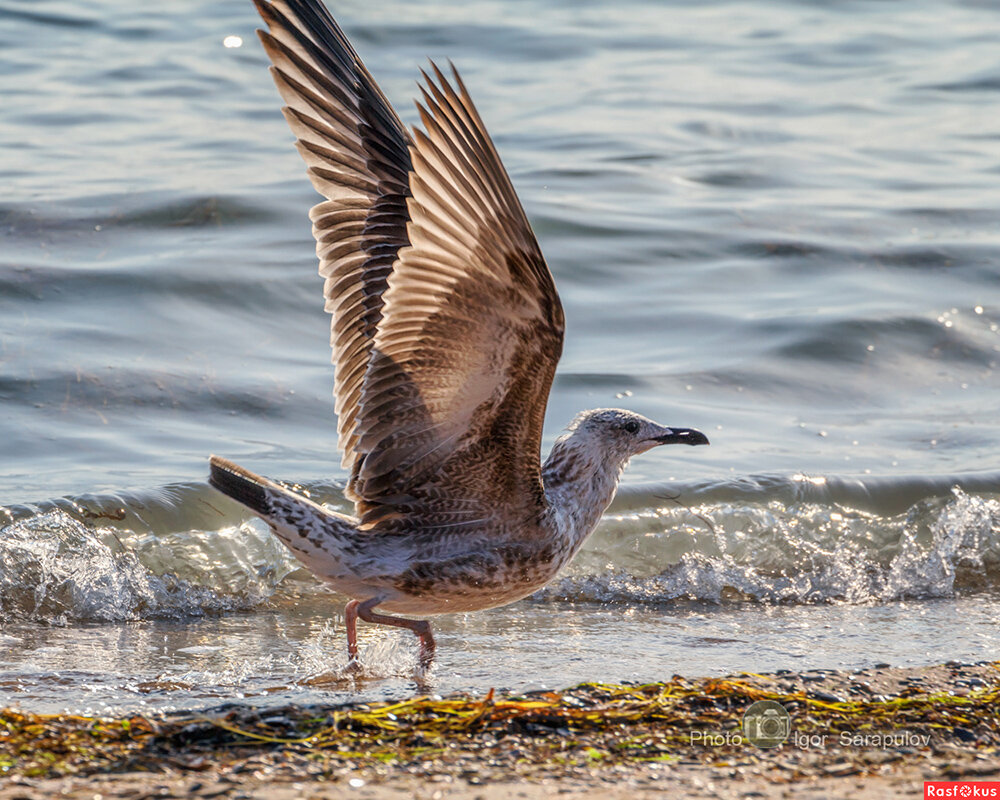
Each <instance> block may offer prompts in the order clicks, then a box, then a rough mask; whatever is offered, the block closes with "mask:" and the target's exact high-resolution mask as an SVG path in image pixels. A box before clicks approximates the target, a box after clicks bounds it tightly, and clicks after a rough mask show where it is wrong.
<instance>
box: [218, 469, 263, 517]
mask: <svg viewBox="0 0 1000 800" xmlns="http://www.w3.org/2000/svg"><path fill="white" fill-rule="evenodd" d="M209 464H210V466H211V474H210V475H209V476H208V482H209V483H210V484H211V485H212V486H214V487H215V488H216V489H218V490H219V491H220V492H222V493H223V494H224V495H227V496H229V497H231V498H233V500H235V501H236V502H237V503H242V504H243V505H245V506H246V507H247V508H249V509H250V510H251V511H254V512H256V513H258V514H260V515H261V516H264V517H267V516H270V514H271V502H270V501H269V500H268V498H267V488H268V486H269V485H270V481H268V480H267V478H262V477H261V476H260V475H254V474H253V473H252V472H250V471H249V470H245V469H243V467H240V466H237V465H236V464H234V463H233V462H232V461H227V460H226V459H224V458H220V457H219V456H212V457H211V459H210V460H209Z"/></svg>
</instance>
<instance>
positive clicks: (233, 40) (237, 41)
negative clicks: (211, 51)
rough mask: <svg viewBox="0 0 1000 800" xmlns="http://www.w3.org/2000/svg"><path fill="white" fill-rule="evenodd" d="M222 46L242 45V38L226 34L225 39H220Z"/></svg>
mask: <svg viewBox="0 0 1000 800" xmlns="http://www.w3.org/2000/svg"><path fill="white" fill-rule="evenodd" d="M222 46H223V47H230V48H231V47H242V46H243V39H242V37H239V36H227V37H226V38H225V39H223V40H222Z"/></svg>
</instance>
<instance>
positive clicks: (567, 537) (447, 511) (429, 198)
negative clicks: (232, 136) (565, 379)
mask: <svg viewBox="0 0 1000 800" xmlns="http://www.w3.org/2000/svg"><path fill="white" fill-rule="evenodd" d="M254 2H255V4H256V6H257V9H258V11H259V12H260V15H261V17H262V18H263V19H264V21H265V22H266V23H267V25H268V31H267V32H261V33H260V37H261V41H262V42H263V44H264V48H265V50H266V52H267V54H268V56H269V57H270V59H271V62H272V64H273V66H272V68H271V71H272V74H273V76H274V79H275V83H276V84H277V86H278V89H279V91H280V92H281V95H282V97H283V98H284V100H285V103H286V108H285V109H284V113H285V117H286V119H287V120H288V123H289V125H290V126H291V128H292V130H293V132H294V133H295V135H296V136H297V138H298V141H297V143H296V144H297V147H298V149H299V152H300V153H301V154H302V157H303V159H304V160H305V162H306V164H307V166H308V174H309V177H310V179H311V180H312V183H313V186H314V187H315V188H316V190H317V191H318V192H319V193H320V194H322V195H323V196H324V197H325V198H326V200H325V201H324V202H321V203H320V204H319V205H317V206H315V207H314V208H313V209H312V212H311V214H310V216H311V218H312V221H313V233H314V235H315V237H316V242H317V245H316V251H317V254H318V256H319V260H320V274H321V275H323V276H324V277H325V278H326V282H325V284H324V294H325V296H326V308H327V310H328V311H329V312H330V313H331V314H332V328H331V346H332V348H333V361H334V364H335V367H336V380H335V386H334V394H335V397H336V411H337V415H338V433H339V436H340V446H341V448H342V450H343V454H344V458H343V464H344V466H345V467H346V468H347V469H348V470H349V473H350V480H349V482H348V486H347V492H346V494H347V496H348V497H349V498H350V499H351V500H353V501H354V503H355V509H356V515H357V516H356V518H350V517H345V516H342V515H339V514H334V513H332V512H329V511H327V510H325V509H323V508H321V507H320V506H317V505H315V504H314V503H311V502H309V501H308V500H306V499H304V498H301V497H299V496H298V495H295V494H294V493H292V492H289V491H287V490H285V489H283V488H282V487H280V486H278V485H277V484H274V483H273V482H271V481H268V480H267V479H265V478H261V477H259V476H256V475H253V474H252V473H249V472H247V471H246V470H243V469H242V468H240V467H237V466H236V465H234V464H231V463H230V462H227V461H225V460H223V459H219V458H216V457H213V459H212V477H211V482H212V484H213V485H214V486H216V487H217V488H219V489H220V490H221V491H223V492H225V493H227V494H229V495H230V496H231V497H234V498H235V499H237V500H239V501H240V502H242V503H243V504H244V505H246V506H248V507H249V508H251V509H252V510H253V511H254V512H255V513H257V514H259V515H260V516H262V517H263V518H264V519H265V520H266V521H267V522H268V523H269V524H270V525H271V527H272V529H273V530H274V531H275V533H276V534H277V535H278V536H279V537H280V538H281V539H282V541H283V542H284V543H285V544H286V545H288V547H289V548H291V549H292V550H293V552H295V553H296V554H297V555H298V556H299V558H300V559H302V561H303V562H304V563H305V564H306V565H307V566H308V567H309V568H310V569H312V570H313V571H314V572H315V573H316V574H317V575H318V576H319V577H321V578H323V579H324V580H327V581H329V582H330V583H331V584H332V585H333V586H334V587H335V588H337V589H338V590H339V591H341V592H344V593H345V594H347V595H349V596H351V597H353V598H355V599H354V600H353V601H352V602H351V603H350V604H349V605H348V609H347V615H346V616H347V622H348V643H349V652H350V653H351V655H352V656H353V655H355V654H356V651H357V646H356V634H355V631H354V621H355V619H356V617H359V616H360V617H361V618H362V619H365V620H369V621H373V622H380V623H384V624H391V625H399V626H402V627H408V628H410V629H411V630H414V632H416V633H417V634H418V636H419V637H420V639H421V642H422V645H423V651H422V652H423V656H424V659H425V660H426V659H429V657H430V653H431V652H433V638H432V636H431V633H430V627H429V626H428V625H427V623H426V622H417V621H412V620H403V619H399V618H394V617H386V616H384V615H382V614H379V613H376V612H375V611H374V609H375V608H376V607H381V608H384V609H386V610H389V611H402V612H408V613H420V614H434V613H442V612H444V611H452V610H454V611H465V610H474V609H479V608H489V607H491V606H496V605H502V604H504V603H508V602H512V601H513V600H516V599H518V598H520V597H524V596H526V595H528V594H530V593H531V592H533V591H535V590H536V589H538V588H540V587H541V586H543V585H544V584H545V583H546V582H548V581H549V580H550V579H551V578H552V577H553V576H554V575H555V573H556V572H557V571H558V570H559V569H560V568H561V567H562V566H563V565H564V564H565V563H566V562H567V561H568V560H569V559H570V558H571V557H572V555H573V553H575V552H576V550H577V548H578V547H579V546H580V544H581V543H582V542H583V539H584V538H585V537H586V536H587V534H589V533H590V531H591V530H592V529H593V527H594V525H596V523H597V520H598V519H599V517H600V514H601V512H602V511H603V510H604V508H606V506H607V504H608V503H609V502H610V500H611V497H612V496H613V494H614V490H615V487H616V486H617V482H618V477H619V475H620V473H621V470H622V468H624V465H625V463H626V462H627V460H628V458H629V457H630V456H631V455H633V454H634V453H636V452H642V450H644V449H648V448H649V447H652V446H654V445H655V444H664V443H668V442H672V441H678V442H680V441H684V442H687V443H689V444H700V443H707V439H705V437H704V436H702V435H701V434H700V433H698V432H697V431H690V430H688V429H669V428H664V427H662V426H659V425H657V424H656V423H654V422H652V421H650V420H646V419H645V418H644V417H640V416H639V415H635V414H631V413H630V412H625V411H617V410H603V411H598V412H589V414H587V415H583V416H581V417H580V418H578V420H577V421H576V422H575V423H574V425H573V427H572V429H571V433H570V435H569V436H567V437H564V439H563V440H560V442H559V443H557V445H556V447H555V448H554V449H553V454H552V456H550V459H549V461H548V462H547V463H546V466H545V470H544V474H543V469H542V466H541V463H540V445H541V438H542V422H543V419H544V416H545V406H546V403H547V400H548V395H549V390H550V388H551V385H552V379H553V375H554V374H555V368H556V364H557V362H558V360H559V356H560V353H561V350H562V340H563V330H564V318H563V311H562V306H561V304H560V302H559V295H558V293H557V292H556V288H555V284H554V282H553V280H552V275H551V273H550V272H549V269H548V266H547V265H546V263H545V259H544V258H543V257H542V253H541V251H540V249H539V247H538V243H537V241H536V240H535V237H534V234H533V233H532V231H531V226H530V224H529V223H528V219H527V217H526V216H525V213H524V210H523V209H522V207H521V204H520V202H519V201H518V198H517V195H516V193H515V192H514V188H513V186H512V185H511V182H510V179H509V178H508V176H507V173H506V171H505V170H504V168H503V165H502V164H501V162H500V158H499V156H498V155H497V152H496V149H495V148H494V146H493V143H492V141H491V140H490V137H489V135H488V134H487V132H486V128H485V126H484V125H483V122H482V119H481V118H480V116H479V114H478V112H477V111H476V109H475V106H474V105H473V103H472V100H471V98H470V97H469V93H468V91H467V90H466V88H465V85H464V84H463V83H462V79H461V78H460V77H459V75H458V72H457V71H455V70H454V68H452V77H451V79H449V78H447V77H446V76H445V75H444V74H443V73H442V72H441V71H440V70H439V69H438V68H437V67H436V66H435V65H434V64H431V71H432V76H430V77H429V76H428V75H426V74H424V79H425V85H424V86H423V87H421V92H422V95H423V102H422V103H418V105H417V107H418V110H419V112H420V118H421V123H422V129H415V130H414V131H413V132H412V134H411V133H408V132H407V131H406V129H405V128H404V126H403V124H402V123H401V122H400V120H399V118H398V117H397V116H396V114H395V112H394V111H393V110H392V107H391V106H390V105H389V103H388V101H387V100H386V99H385V97H384V95H383V94H382V92H381V90H380V89H379V88H378V86H377V85H376V84H375V81H374V79H373V78H372V77H371V75H370V74H369V73H368V71H367V69H365V67H364V65H363V64H362V63H361V60H360V58H359V57H358V55H357V53H355V51H354V49H353V48H352V47H351V45H350V43H349V42H348V40H347V38H346V37H345V36H344V34H343V32H342V31H341V30H340V28H339V27H338V26H337V24H336V22H334V20H333V18H332V17H331V16H330V14H329V12H327V10H326V9H325V8H324V7H323V6H322V4H321V3H320V2H318V0H274V1H273V2H264V0H254Z"/></svg>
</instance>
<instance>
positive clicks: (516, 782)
mask: <svg viewBox="0 0 1000 800" xmlns="http://www.w3.org/2000/svg"><path fill="white" fill-rule="evenodd" d="M762 699H771V700H776V701H777V702H780V703H781V704H782V705H783V706H784V707H785V708H787V710H788V711H789V713H790V715H791V717H790V720H791V734H790V736H789V738H788V739H787V740H786V741H785V743H784V744H783V745H781V746H778V747H774V748H767V749H763V748H758V747H755V746H753V745H752V744H749V743H747V742H745V741H741V733H742V728H741V726H740V722H741V719H742V715H743V712H744V711H745V710H746V708H747V707H748V706H749V705H750V704H751V703H753V702H755V701H758V700H762ZM0 721H2V723H3V724H2V727H0V732H3V734H4V735H0V769H2V768H3V767H4V766H6V767H7V774H8V777H7V778H6V779H3V780H2V783H0V800H43V798H51V797H67V798H75V799H79V800H83V799H84V798H86V800H95V798H96V797H97V796H100V797H101V799H102V800H107V799H108V798H123V799H126V798H127V800H140V799H141V800H145V799H146V798H160V797H162V798H168V797H192V798H206V799H207V798H232V799H233V800H238V799H242V800H247V799H248V798H254V799H255V800H256V799H257V798H259V799H260V800H264V798H268V799H269V800H285V799H286V798H287V799H288V800H291V799H292V798H296V799H297V798H310V800H311V799H313V798H315V800H327V799H329V800H333V798H342V797H357V798H369V799H375V798H378V799H382V798H385V799H386V800H390V799H392V798H397V797H399V798H403V797H416V798H426V800H438V799H439V798H456V800H457V799H459V798H461V799H463V800H464V798H468V799H469V800H474V799H476V798H482V800H493V799H494V798H501V797H521V798H526V799H527V800H534V798H542V797H550V796H552V797H560V798H562V797H567V798H573V797H583V796H593V795H595V794H597V793H599V794H600V795H601V796H606V797H611V798H623V799H624V798H647V797H649V798H652V797H654V796H655V797H662V796H663V794H664V792H665V791H669V792H670V793H671V796H677V797H681V796H683V797H693V798H782V797H791V796H792V795H793V794H794V796H795V797H805V798H810V797H815V798H820V797H848V796H850V797H861V798H876V797H878V798H885V797H922V796H923V782H924V781H925V780H1000V662H978V663H976V664H968V663H957V662H949V663H947V664H943V665H938V666H933V667H924V668H917V669H896V668H891V667H888V666H880V667H877V668H872V669H867V670H857V671H852V672H844V671H839V670H826V671H823V670H819V671H807V672H798V673H796V672H786V671H780V672H779V673H776V674H769V675H751V674H741V675H736V676H730V677H728V678H723V679H685V678H682V677H680V676H674V677H673V678H672V679H671V680H669V681H664V682H663V683H658V684H646V685H642V686H632V685H604V684H584V685H582V686H578V687H573V688H572V689H567V690H565V691H563V692H558V693H556V692H539V693H533V694H530V695H526V696H503V697H501V696H496V697H493V696H489V695H487V696H460V697H453V698H444V699H440V698H426V699H415V700H413V701H407V702H403V703H393V704H390V703H378V704H359V705H349V706H338V707H335V708H334V707H330V708H317V707H310V708H298V707H293V706H290V707H287V708H284V709H273V708H270V709H267V710H262V711H261V712H260V713H258V712H257V711H255V710H254V709H252V708H250V707H248V706H230V707H226V708H221V709H215V710H212V711H207V712H204V713H202V714H197V715H191V714H185V715H175V716H167V717H162V718H155V719H145V718H133V719H131V720H107V721H103V722H100V723H97V722H95V721H94V720H89V719H84V718H79V717H64V716H63V717H59V716H46V717H33V716H32V715H27V714H20V713H18V712H17V711H16V710H8V711H6V712H3V714H2V715H0ZM4 728H5V729H6V730H5V731H4ZM60 773H61V774H60Z"/></svg>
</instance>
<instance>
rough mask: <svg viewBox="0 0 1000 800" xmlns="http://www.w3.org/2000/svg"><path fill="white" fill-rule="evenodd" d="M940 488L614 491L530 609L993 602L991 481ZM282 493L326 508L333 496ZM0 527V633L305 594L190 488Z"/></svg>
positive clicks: (869, 485)
mask: <svg viewBox="0 0 1000 800" xmlns="http://www.w3.org/2000/svg"><path fill="white" fill-rule="evenodd" d="M956 482H958V479H957V478H956V477H954V476H951V477H948V476H942V477H940V478H936V479H935V478H909V479H906V478H902V479H878V478H873V479H869V480H867V481H863V480H860V479H849V478H835V477H830V478H824V477H808V476H802V475H797V476H789V477H781V476H747V477H744V478H741V479H734V480H729V481H714V482H702V483H700V484H687V485H682V484H673V485H669V486H666V485H663V486H658V487H650V486H646V487H632V488H631V489H627V490H625V491H623V492H622V496H621V497H620V498H619V499H618V500H616V502H615V504H614V505H613V506H612V509H611V512H610V513H609V514H608V515H607V516H606V517H605V518H604V520H603V521H602V523H601V525H600V526H599V527H598V530H597V531H596V533H595V534H594V536H593V537H591V539H590V540H589V541H588V542H587V544H586V545H585V547H584V549H583V550H582V551H581V553H580V554H579V555H578V556H577V558H576V559H575V561H574V562H573V564H572V565H571V567H570V568H569V570H568V571H567V572H566V573H564V575H563V577H561V578H559V579H557V580H556V581H555V582H553V583H552V584H550V585H549V586H548V587H547V588H545V589H544V590H542V591H541V592H539V593H537V594H536V595H535V596H534V599H535V600H536V601H540V602H548V601H574V602H595V603H605V604H623V605H635V604H658V603H672V602H678V601H688V600H697V601H707V602H711V603H728V602H762V603H803V604H812V603H831V602H846V603H886V602H892V601H896V600H901V599H910V598H932V597H948V596H953V595H956V594H969V593H976V592H982V591H993V590H995V589H996V588H997V587H998V586H1000V495H998V494H994V493H991V492H989V491H988V489H989V488H991V487H996V486H997V482H996V480H995V476H993V475H991V474H985V473H984V474H981V475H970V476H966V477H965V478H964V484H965V487H964V488H959V487H958V486H957V485H956ZM295 488H296V489H297V490H299V491H305V492H308V493H309V494H310V495H311V496H312V497H313V498H314V499H315V500H317V501H318V502H327V503H332V504H334V505H335V506H337V507H338V508H339V509H343V508H344V505H343V498H342V495H340V493H339V491H338V490H337V489H336V487H333V486H329V485H325V484H324V485H308V486H296V487H295ZM977 490H978V491H977ZM6 516H7V517H8V519H10V520H11V521H10V522H9V524H7V525H6V526H5V527H2V528H0V620H14V619H24V618H29V619H35V620H40V621H48V622H53V623H57V624H58V623H60V622H71V621H87V620H91V621H121V620H132V619H143V618H156V617H171V616H190V615H202V614H217V613H225V612H230V611H238V610H245V609H251V608H255V607H258V606H260V605H261V604H263V603H265V602H266V601H267V600H268V598H270V597H272V596H273V595H275V594H276V593H279V594H288V593H292V594H294V593H296V592H300V591H303V590H307V591H308V590H311V589H318V588H319V587H320V584H319V583H318V582H317V581H316V580H315V579H314V578H312V577H311V576H310V575H309V574H308V573H307V572H305V570H303V569H302V568H301V567H300V566H299V564H298V562H297V561H296V560H295V559H294V558H293V557H292V556H291V555H290V553H289V552H288V551H287V550H286V549H285V548H284V547H283V546H282V545H281V544H280V543H279V542H278V540H277V539H276V538H275V537H274V536H273V535H272V534H271V533H270V532H269V531H268V530H267V528H266V526H265V525H264V524H263V523H261V522H260V521H259V520H256V519H247V518H246V516H245V512H244V511H243V510H242V509H241V508H240V507H238V506H236V505H235V504H232V503H230V502H228V501H226V500H224V499H222V498H216V497H213V496H212V495H211V493H210V490H209V489H208V488H207V487H206V486H204V485H202V484H178V485H175V486H171V487H163V488H161V489H159V490H158V491H156V492H150V493H148V494H147V495H139V494H123V495H116V496H113V497H112V496H109V497H106V498H100V497H94V496H88V497H86V498H78V499H77V500H70V499H68V498H64V499H62V500H60V501H53V502H51V503H47V504H40V505H38V506H21V507H18V508H16V509H13V510H11V511H10V512H8V514H7V515H6Z"/></svg>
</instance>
